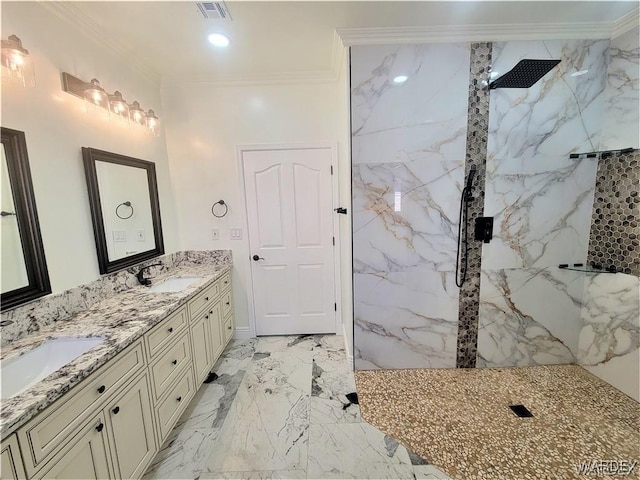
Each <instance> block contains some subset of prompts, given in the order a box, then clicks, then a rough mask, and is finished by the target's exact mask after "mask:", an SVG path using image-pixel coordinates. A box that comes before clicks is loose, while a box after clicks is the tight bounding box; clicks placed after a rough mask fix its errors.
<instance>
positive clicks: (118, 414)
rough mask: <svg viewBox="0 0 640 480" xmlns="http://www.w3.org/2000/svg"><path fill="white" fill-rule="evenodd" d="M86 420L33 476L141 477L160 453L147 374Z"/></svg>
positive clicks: (63, 477)
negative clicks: (78, 430)
mask: <svg viewBox="0 0 640 480" xmlns="http://www.w3.org/2000/svg"><path fill="white" fill-rule="evenodd" d="M116 397H117V398H115V399H114V400H113V401H112V402H110V403H109V404H108V405H107V406H106V407H105V408H103V409H102V410H100V411H99V412H98V413H97V414H94V415H93V416H91V417H90V418H89V419H88V420H87V421H85V422H84V424H83V427H82V428H81V430H80V432H79V433H78V434H77V435H76V436H75V437H73V438H72V439H71V440H70V441H68V442H66V443H65V444H64V446H63V448H62V450H61V452H60V453H59V454H57V455H55V456H54V457H53V458H52V459H51V460H50V461H49V462H47V463H46V464H45V466H44V467H43V468H42V469H41V470H39V471H38V472H37V473H36V474H35V475H34V476H33V477H32V478H60V479H67V478H78V479H85V478H86V479H91V478H95V479H100V478H139V477H141V476H142V474H143V473H144V471H145V469H146V468H147V466H148V465H149V463H150V462H151V460H152V459H153V457H154V455H155V454H156V451H157V448H156V441H155V437H154V434H153V417H152V413H151V403H150V398H149V386H148V383H147V374H146V373H144V374H143V375H141V376H140V377H138V379H137V380H136V381H134V382H133V383H132V384H131V385H129V386H128V387H127V388H126V389H125V391H124V392H122V393H121V394H120V395H117V396H116Z"/></svg>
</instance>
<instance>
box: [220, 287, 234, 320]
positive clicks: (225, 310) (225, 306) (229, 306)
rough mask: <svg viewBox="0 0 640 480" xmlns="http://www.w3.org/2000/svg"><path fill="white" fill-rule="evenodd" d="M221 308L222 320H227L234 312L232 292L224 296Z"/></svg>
mask: <svg viewBox="0 0 640 480" xmlns="http://www.w3.org/2000/svg"><path fill="white" fill-rule="evenodd" d="M220 306H221V307H222V318H226V317H227V315H229V314H230V313H231V311H232V310H233V295H231V290H229V291H228V292H227V293H223V294H222V298H221V299H220Z"/></svg>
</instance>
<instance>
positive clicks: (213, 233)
mask: <svg viewBox="0 0 640 480" xmlns="http://www.w3.org/2000/svg"><path fill="white" fill-rule="evenodd" d="M211 240H220V230H218V229H217V228H214V229H213V230H211Z"/></svg>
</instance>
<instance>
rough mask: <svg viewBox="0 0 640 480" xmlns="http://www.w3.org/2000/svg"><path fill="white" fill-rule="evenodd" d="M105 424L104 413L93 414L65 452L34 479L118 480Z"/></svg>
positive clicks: (47, 464) (66, 447)
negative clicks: (109, 479) (104, 479)
mask: <svg viewBox="0 0 640 480" xmlns="http://www.w3.org/2000/svg"><path fill="white" fill-rule="evenodd" d="M104 422H105V419H104V414H103V413H102V412H99V413H98V414H96V415H93V416H92V417H91V418H90V419H89V421H87V422H86V423H85V424H84V425H83V427H82V428H81V429H80V431H79V432H78V433H77V434H76V435H75V436H74V437H73V438H72V439H71V440H69V441H67V442H66V443H64V444H63V449H62V451H61V452H60V453H59V454H58V455H56V456H55V457H54V458H53V459H51V461H49V462H47V463H45V465H44V467H43V468H42V469H40V470H39V471H38V472H37V473H36V474H34V475H32V476H30V478H37V479H41V478H43V479H44V478H46V479H49V478H56V479H57V478H59V479H101V478H115V475H114V473H113V469H112V466H111V454H110V452H109V444H108V441H107V432H106V431H105V429H104Z"/></svg>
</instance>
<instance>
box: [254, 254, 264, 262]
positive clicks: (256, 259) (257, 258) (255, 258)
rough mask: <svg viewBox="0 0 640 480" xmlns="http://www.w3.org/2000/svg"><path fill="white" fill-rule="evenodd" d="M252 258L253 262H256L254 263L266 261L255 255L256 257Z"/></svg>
mask: <svg viewBox="0 0 640 480" xmlns="http://www.w3.org/2000/svg"><path fill="white" fill-rule="evenodd" d="M251 258H253V261H254V262H257V261H258V260H264V258H262V257H259V256H258V255H254V256H253V257H251Z"/></svg>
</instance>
